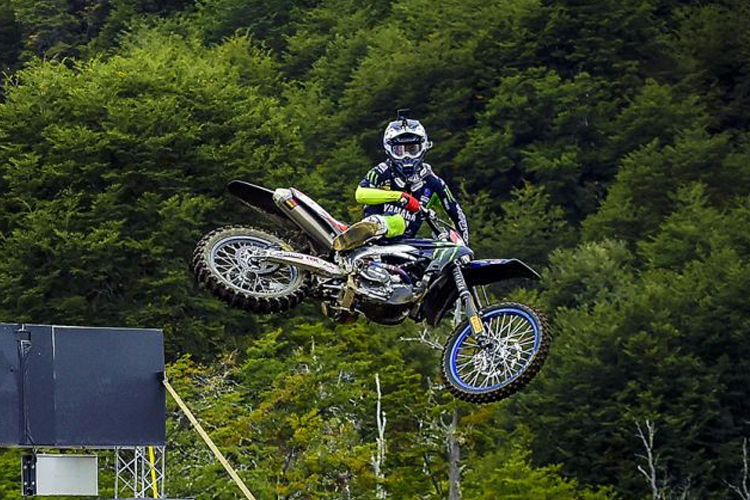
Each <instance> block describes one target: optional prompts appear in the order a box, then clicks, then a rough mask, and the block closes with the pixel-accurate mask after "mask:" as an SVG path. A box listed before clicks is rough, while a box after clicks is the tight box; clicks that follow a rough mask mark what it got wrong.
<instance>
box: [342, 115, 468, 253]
mask: <svg viewBox="0 0 750 500" xmlns="http://www.w3.org/2000/svg"><path fill="white" fill-rule="evenodd" d="M407 113H408V110H399V113H398V116H399V119H398V120H396V121H392V122H391V123H389V124H388V127H386V129H385V133H384V134H383V148H384V149H385V153H386V155H387V156H388V158H387V159H386V161H384V162H382V163H380V164H379V165H377V166H375V167H374V168H372V169H371V170H370V171H369V172H368V173H367V175H365V177H364V179H362V182H360V183H359V187H357V191H356V193H355V197H356V200H357V202H358V203H362V204H364V205H365V215H367V217H366V218H364V219H363V220H361V221H359V222H357V223H356V224H353V225H352V226H351V227H350V228H349V229H347V230H346V232H344V233H342V234H340V235H338V236H337V237H336V239H335V240H334V242H333V247H334V249H336V250H351V249H353V248H357V247H359V246H362V245H364V244H365V243H367V242H368V241H370V240H372V239H374V238H378V237H385V238H387V239H391V238H398V237H400V236H405V237H407V238H413V237H415V236H416V234H417V231H419V228H420V226H421V225H422V220H423V215H422V212H421V211H420V205H421V206H425V207H427V206H430V205H432V204H433V203H434V200H438V201H440V203H441V204H442V205H443V208H444V209H445V211H446V212H447V213H448V215H449V216H450V218H451V219H452V220H453V223H454V225H455V226H456V228H458V231H459V233H460V234H461V237H462V238H463V240H464V243H466V244H467V245H468V243H469V227H468V225H467V223H466V217H465V216H464V212H463V210H461V206H460V205H459V204H458V201H456V198H455V197H454V196H453V193H452V192H451V190H450V188H448V186H447V185H446V183H445V182H444V181H443V179H441V178H440V177H438V176H437V175H435V173H434V172H433V171H432V168H431V167H430V165H429V164H427V163H425V162H424V156H425V153H426V152H427V150H428V149H430V148H431V147H432V142H430V141H429V140H428V139H427V132H426V131H425V129H424V127H423V126H422V124H421V123H419V121H417V120H410V119H408V117H407Z"/></svg>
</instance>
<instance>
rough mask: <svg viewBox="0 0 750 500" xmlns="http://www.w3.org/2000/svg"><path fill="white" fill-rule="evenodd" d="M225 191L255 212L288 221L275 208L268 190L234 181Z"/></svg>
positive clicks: (284, 215) (271, 194)
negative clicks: (258, 211)
mask: <svg viewBox="0 0 750 500" xmlns="http://www.w3.org/2000/svg"><path fill="white" fill-rule="evenodd" d="M227 191H229V194H231V195H232V196H236V197H237V198H239V199H240V200H241V201H242V203H244V204H246V205H249V206H251V207H252V208H254V209H256V210H260V211H261V212H265V213H267V214H270V215H275V216H278V217H281V218H282V219H284V220H286V221H288V220H289V218H288V217H287V216H286V214H285V213H284V212H282V211H281V209H279V207H277V206H276V203H274V201H273V191H271V190H270V189H266V188H264V187H261V186H256V185H255V184H250V183H249V182H245V181H237V180H235V181H231V182H230V183H229V184H227ZM290 222H291V221H290Z"/></svg>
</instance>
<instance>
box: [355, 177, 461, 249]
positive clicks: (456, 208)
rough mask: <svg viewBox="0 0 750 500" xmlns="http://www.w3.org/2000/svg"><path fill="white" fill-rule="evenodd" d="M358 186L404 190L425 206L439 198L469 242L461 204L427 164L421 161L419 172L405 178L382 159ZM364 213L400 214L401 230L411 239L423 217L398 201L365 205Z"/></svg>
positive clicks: (420, 224)
mask: <svg viewBox="0 0 750 500" xmlns="http://www.w3.org/2000/svg"><path fill="white" fill-rule="evenodd" d="M359 185H360V186H361V187H365V188H375V189H385V190H393V191H404V192H407V193H409V194H411V195H412V196H414V197H415V198H416V199H417V200H419V204H420V205H422V206H424V207H426V206H429V205H430V204H431V203H434V202H435V200H437V201H439V202H440V203H441V204H442V205H443V208H444V209H445V211H446V212H447V213H448V215H449V216H450V218H451V219H452V220H453V223H454V224H455V225H456V228H458V231H459V233H460V234H461V237H462V238H463V240H464V242H465V243H466V244H468V243H469V226H468V224H467V223H466V216H465V215H464V212H463V210H461V205H459V204H458V201H456V198H455V197H454V196H453V193H451V190H450V188H449V187H448V185H447V184H446V183H445V181H443V179H441V178H440V177H438V176H437V175H435V173H434V172H433V171H432V168H431V167H430V166H429V165H428V164H427V163H423V164H422V168H421V169H420V171H419V173H418V175H415V176H413V177H411V178H410V179H408V180H406V179H403V178H402V177H401V176H400V175H398V174H397V173H396V172H394V170H393V169H392V168H390V167H389V165H388V162H383V163H381V164H380V165H378V166H376V167H374V168H372V169H371V170H370V171H369V172H368V173H367V175H365V177H364V179H362V182H360V183H359ZM365 214H366V215H368V216H369V215H392V214H401V216H403V218H404V221H405V222H406V230H405V231H404V237H406V238H414V237H415V236H416V235H417V232H418V231H419V228H420V227H421V226H422V220H423V216H422V214H421V213H420V212H409V211H407V210H405V209H404V207H403V206H402V205H400V204H398V203H384V204H380V205H365Z"/></svg>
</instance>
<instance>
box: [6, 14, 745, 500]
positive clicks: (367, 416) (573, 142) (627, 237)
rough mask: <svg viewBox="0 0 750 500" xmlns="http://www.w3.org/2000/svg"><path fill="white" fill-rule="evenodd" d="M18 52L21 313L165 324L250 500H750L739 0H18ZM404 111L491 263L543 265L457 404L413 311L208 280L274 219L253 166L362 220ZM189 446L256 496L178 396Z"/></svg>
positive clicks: (15, 129) (13, 206)
mask: <svg viewBox="0 0 750 500" xmlns="http://www.w3.org/2000/svg"><path fill="white" fill-rule="evenodd" d="M0 71H2V72H3V73H4V75H5V76H4V80H3V82H2V86H1V87H0V253H1V254H2V259H0V289H1V290H2V293H0V321H4V322H34V323H55V324H83V325H113V326H127V327H159V328H163V329H164V331H165V335H166V340H167V351H168V352H167V354H168V359H169V361H170V367H169V374H170V377H171V380H172V381H173V384H174V385H175V386H176V387H177V388H178V391H179V392H180V393H181V394H183V396H184V397H185V398H186V399H187V400H188V402H189V404H190V405H191V407H193V409H194V411H195V412H196V413H197V414H198V415H199V416H200V419H201V421H202V422H203V423H204V425H205V426H206V428H207V429H208V430H209V431H210V433H211V435H212V437H213V438H214V439H215V440H216V442H217V443H218V444H219V446H220V447H221V449H222V450H223V451H224V452H225V453H227V455H228V457H229V459H230V461H232V462H233V463H234V464H235V466H236V467H237V468H238V469H239V472H240V475H241V476H242V477H243V478H244V479H245V480H246V481H247V483H248V485H249V486H250V489H251V490H252V491H253V492H254V493H255V495H256V496H257V497H258V498H260V499H270V498H277V499H292V498H305V499H370V498H394V499H420V498H421V499H442V498H451V499H452V500H453V499H457V498H465V499H519V500H520V499H532V500H537V499H539V500H541V499H560V500H567V499H571V500H572V499H581V500H605V499H607V500H613V499H622V500H626V499H627V500H630V499H634V500H635V499H637V500H640V499H646V498H652V499H654V500H656V499H668V498H675V499H676V498H681V499H695V500H698V499H700V500H703V499H707V500H719V499H722V500H723V499H730V498H738V499H741V500H748V499H749V498H750V495H749V494H748V490H747V482H748V481H750V477H748V472H747V463H748V458H747V455H745V456H744V459H743V444H745V445H746V443H747V441H746V440H747V438H748V437H750V341H748V340H749V339H750V301H749V300H748V297H750V112H749V111H748V110H750V4H748V2H747V1H746V0H440V1H428V0H358V1H355V0H303V1H296V2H295V1H291V0H263V1H261V0H194V1H178V0H0ZM402 107H409V108H411V109H412V110H413V115H414V117H415V118H419V119H420V120H421V121H422V123H423V124H424V125H425V127H426V129H427V131H428V133H429V134H430V138H431V139H432V140H433V141H434V143H435V147H434V149H433V150H431V151H430V152H429V153H428V156H427V161H429V162H430V164H431V165H433V167H434V169H435V170H436V172H438V173H439V174H440V175H441V176H442V177H443V178H445V179H446V180H447V181H448V182H449V183H450V184H451V185H452V186H454V190H455V191H456V192H457V197H458V198H459V200H460V201H461V203H462V205H463V207H464V210H465V212H466V214H467V216H468V218H469V223H470V230H471V234H472V246H473V248H474V249H475V250H476V251H477V254H478V255H479V256H481V257H516V258H520V259H523V260H524V261H526V262H528V263H529V264H531V265H533V266H535V267H536V268H537V269H539V270H540V271H542V275H543V279H542V280H541V282H539V283H538V284H534V283H521V284H517V285H518V286H517V287H513V288H508V287H506V288H497V289H494V290H492V293H494V294H495V295H496V296H497V297H498V298H516V299H519V300H523V301H525V302H529V303H532V304H535V305H536V306H538V307H539V308H540V309H542V310H544V311H545V312H546V313H547V315H548V316H549V318H550V320H551V324H552V327H553V330H554V341H553V347H552V351H551V354H550V357H549V359H548V361H547V363H546V365H545V367H544V368H543V370H542V372H541V374H540V376H539V377H538V378H537V379H536V380H535V381H534V382H532V383H531V384H530V385H529V386H528V387H527V388H526V389H525V390H524V391H523V392H522V393H521V394H518V395H517V396H515V397H513V398H511V399H509V400H507V401H504V402H502V403H496V404H491V405H485V406H473V405H468V404H464V403H459V402H457V401H456V400H454V399H453V398H452V397H451V396H450V395H449V394H448V393H447V391H446V390H445V389H444V388H443V387H442V386H441V384H440V379H439V376H438V368H439V361H438V360H439V351H437V350H435V349H432V348H431V347H430V346H429V345H425V344H424V343H420V342H413V341H409V340H408V339H414V338H415V337H418V336H419V332H420V331H421V326H419V325H405V326H402V327H382V326H378V325H376V324H370V323H367V322H365V321H364V320H360V321H359V322H357V323H355V324H353V325H348V326H340V325H335V324H334V323H332V322H330V321H329V320H327V319H326V318H324V317H323V316H322V315H321V314H320V313H319V312H318V310H317V309H316V308H315V307H314V306H313V305H305V306H302V307H299V308H298V309H295V310H294V311H293V313H292V314H288V315H286V316H284V317H281V318H280V317H269V316H262V315H253V314H249V313H246V312H242V311H237V310H232V309H229V308H227V307H226V306H225V305H223V304H222V303H221V302H219V301H217V300H215V299H213V298H211V297H210V296H209V295H208V294H207V293H206V292H204V291H202V290H201V289H199V287H198V286H197V285H196V284H195V283H194V281H193V278H192V276H191V274H190V272H189V269H188V263H189V259H190V255H191V252H192V249H193V246H194V245H195V243H196V241H197V240H198V239H199V238H200V236H201V234H203V233H205V232H206V231H208V230H210V229H212V228H215V227H218V226H220V225H223V224H227V223H242V222H247V221H248V219H249V218H250V217H255V216H254V215H253V214H252V213H250V212H249V211H248V210H247V209H245V208H243V206H242V205H241V204H240V203H238V202H237V201H236V200H233V199H231V198H230V197H229V196H228V195H226V193H224V186H225V184H226V183H227V181H229V180H231V179H245V180H249V181H252V182H255V183H257V184H261V185H265V186H269V187H279V186H289V185H294V186H295V187H297V188H299V189H301V190H302V191H304V192H306V193H308V194H309V195H311V196H313V197H314V198H315V199H316V200H318V201H319V202H320V203H321V205H323V206H324V207H326V208H327V209H329V210H330V211H331V212H332V213H333V214H335V215H336V216H339V217H341V218H343V219H345V220H349V221H354V220H357V219H358V218H359V217H360V216H361V207H359V206H357V205H356V203H355V201H354V196H353V193H354V190H355V188H356V186H357V184H358V182H359V181H360V179H361V178H362V176H363V175H364V174H365V173H366V172H367V170H368V169H369V168H371V167H372V166H373V165H375V164H376V163H378V162H379V161H381V160H382V158H383V152H382V146H381V141H382V133H383V129H384V127H385V125H386V124H387V123H388V122H389V121H390V120H391V119H393V118H394V116H395V110H396V109H397V108H402ZM448 328H449V325H444V326H443V327H441V328H440V329H438V330H436V331H434V332H431V333H430V334H431V335H433V336H434V337H435V338H436V339H438V340H442V339H443V338H444V336H445V335H446V334H447V331H448V330H447V329H448ZM405 339H406V340H405ZM376 377H377V380H378V382H379V386H380V390H381V391H380V392H381V394H380V395H379V394H378V390H377V388H376ZM378 402H380V403H381V405H382V410H383V411H384V413H385V415H386V416H387V418H386V422H387V423H386V427H385V432H384V441H385V445H386V446H385V454H384V456H383V460H382V463H379V464H378V465H379V467H375V461H376V452H377V447H378V427H377V417H378V415H376V408H377V403H378ZM381 416H382V415H381ZM168 436H169V440H170V445H169V448H168V449H167V457H168V465H167V467H168V478H169V482H168V485H167V490H168V493H169V496H171V497H175V498H178V497H179V498H187V497H195V498H197V499H199V500H204V499H206V500H207V499H235V498H240V493H239V491H238V490H237V489H236V488H235V487H234V485H233V484H232V483H231V481H230V479H229V478H228V476H226V475H225V474H224V472H223V470H222V469H221V467H220V466H219V465H218V464H217V463H215V462H214V460H213V458H212V456H211V454H210V452H209V451H208V450H207V449H206V448H205V447H204V445H203V444H202V442H201V441H200V439H199V438H198V436H197V434H195V433H194V432H193V431H192V429H191V427H190V425H189V423H188V422H187V420H186V419H185V417H184V416H182V415H181V414H180V413H179V411H178V410H177V408H176V406H173V405H172V404H171V402H170V406H169V421H168ZM649 455H651V456H652V459H651V460H649V458H648V457H649ZM743 463H744V465H745V467H744V469H743ZM652 466H653V468H652ZM18 471H19V458H18V455H17V454H16V453H15V452H7V451H6V452H2V453H0V498H3V499H8V500H10V499H14V498H20V486H19V483H18V477H17V476H18ZM743 481H744V484H745V487H744V490H743V487H742V486H743ZM102 487H103V488H104V490H103V491H105V490H106V488H107V487H109V488H110V489H111V487H110V486H108V485H104V484H103V485H102ZM105 492H106V491H105Z"/></svg>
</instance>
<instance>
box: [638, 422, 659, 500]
mask: <svg viewBox="0 0 750 500" xmlns="http://www.w3.org/2000/svg"><path fill="white" fill-rule="evenodd" d="M645 424H646V431H647V433H644V432H643V428H642V427H641V424H640V423H639V422H636V423H635V427H636V429H638V434H637V436H638V437H639V438H641V442H642V443H643V447H644V448H645V449H646V454H645V455H636V456H637V457H639V458H643V459H644V460H646V465H647V466H648V471H646V470H645V469H644V468H643V467H642V466H640V465H639V466H638V472H640V473H641V474H643V475H644V476H645V477H646V480H647V481H648V483H649V486H650V487H651V498H652V499H653V500H661V499H663V498H664V492H663V491H662V489H661V488H659V480H658V474H657V462H658V457H657V456H655V455H654V436H655V435H656V426H655V425H654V423H653V422H651V421H650V420H648V419H646V422H645Z"/></svg>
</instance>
